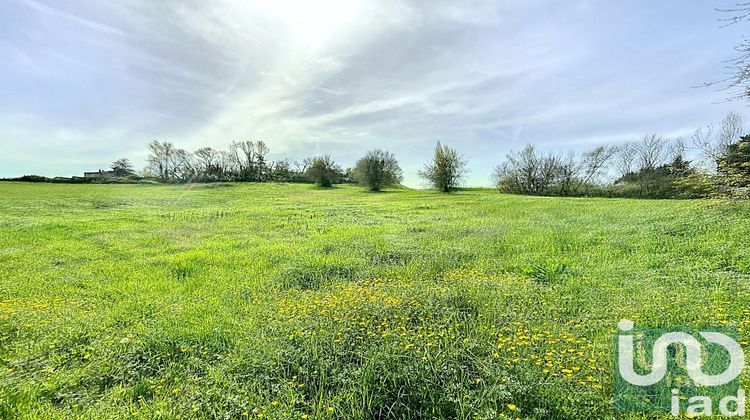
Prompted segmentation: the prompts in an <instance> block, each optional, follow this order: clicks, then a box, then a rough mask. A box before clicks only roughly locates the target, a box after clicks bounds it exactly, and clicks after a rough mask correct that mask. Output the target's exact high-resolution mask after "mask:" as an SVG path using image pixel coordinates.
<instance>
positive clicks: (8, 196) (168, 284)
mask: <svg viewBox="0 0 750 420" xmlns="http://www.w3.org/2000/svg"><path fill="white" fill-rule="evenodd" d="M749 286H750V203H747V202H730V201H719V200H634V199H598V198H548V197H521V196H512V195H504V194H499V193H497V192H495V191H492V190H481V189H477V190H462V191H458V192H455V193H451V194H442V193H437V192H431V191H419V190H409V189H396V190H392V191H387V192H382V193H369V192H365V191H363V190H362V189H361V188H357V187H354V186H336V187H334V188H331V189H321V188H316V187H313V186H310V185H301V184H249V183H242V184H240V183H226V184H194V185H65V184H59V185H52V184H27V183H0V417H4V418H133V417H145V418H243V417H248V418H258V417H265V418H321V419H330V418H342V417H353V418H372V417H375V418H410V417H411V418H417V417H421V418H425V417H426V418H498V417H510V418H584V417H589V418H611V417H615V412H614V411H613V408H612V398H613V397H612V394H613V392H612V386H613V385H612V384H613V382H612V373H613V347H614V346H613V344H614V341H613V333H614V331H615V327H616V325H617V322H618V321H619V320H620V319H622V318H627V319H631V320H634V321H635V322H636V324H642V325H649V326H655V327H656V326H674V325H686V326H702V325H727V326H734V327H736V328H737V329H738V331H739V334H740V338H741V339H742V340H743V342H742V344H743V345H745V346H746V345H747V344H748V343H747V341H748V340H750V287H749ZM742 381H743V385H744V386H745V388H747V386H748V385H750V381H748V377H747V375H745V376H743V378H742ZM633 417H636V416H635V415H634V416H633Z"/></svg>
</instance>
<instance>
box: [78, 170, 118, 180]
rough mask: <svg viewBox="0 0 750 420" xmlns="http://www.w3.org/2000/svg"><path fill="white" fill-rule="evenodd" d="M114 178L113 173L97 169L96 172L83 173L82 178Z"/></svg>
mask: <svg viewBox="0 0 750 420" xmlns="http://www.w3.org/2000/svg"><path fill="white" fill-rule="evenodd" d="M114 176H115V171H103V170H101V169H99V170H98V171H97V172H84V173H83V177H84V178H112V177H114Z"/></svg>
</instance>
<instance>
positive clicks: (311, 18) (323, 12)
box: [260, 0, 360, 48]
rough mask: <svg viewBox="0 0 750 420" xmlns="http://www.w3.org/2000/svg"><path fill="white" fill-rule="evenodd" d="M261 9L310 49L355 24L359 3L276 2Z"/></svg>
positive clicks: (341, 0)
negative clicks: (350, 24)
mask: <svg viewBox="0 0 750 420" xmlns="http://www.w3.org/2000/svg"><path fill="white" fill-rule="evenodd" d="M260 8H261V10H262V11H264V12H265V13H267V14H268V15H269V16H270V17H272V18H274V19H278V20H279V21H281V22H282V23H283V24H284V25H285V26H287V29H288V30H289V32H290V33H291V34H293V37H294V38H295V40H297V41H298V42H300V43H302V44H304V45H306V46H308V47H312V48H314V47H319V46H322V45H325V44H326V43H327V42H329V41H330V40H331V39H332V37H333V36H334V35H335V34H336V33H337V32H338V31H339V30H340V29H342V28H343V27H345V26H347V24H349V23H352V22H354V21H355V18H356V17H357V12H358V10H359V9H360V8H359V2H357V1H350V0H317V1H300V0H277V1H272V2H264V4H263V5H262V6H260Z"/></svg>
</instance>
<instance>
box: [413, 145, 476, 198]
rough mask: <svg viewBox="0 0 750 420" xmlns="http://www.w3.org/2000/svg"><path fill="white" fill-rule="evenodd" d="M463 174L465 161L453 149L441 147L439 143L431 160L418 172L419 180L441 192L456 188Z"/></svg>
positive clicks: (464, 172)
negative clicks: (423, 180)
mask: <svg viewBox="0 0 750 420" xmlns="http://www.w3.org/2000/svg"><path fill="white" fill-rule="evenodd" d="M465 174H466V160H464V159H463V158H461V156H460V155H459V154H458V152H457V151H456V150H455V149H451V148H450V147H448V146H441V145H440V142H438V144H437V145H436V146H435V155H434V156H433V158H432V160H431V161H430V162H427V163H426V164H425V166H424V169H422V170H421V171H419V176H420V177H421V178H423V179H425V180H427V181H428V182H429V183H430V184H431V185H432V186H433V187H434V188H436V189H438V190H440V191H443V192H449V191H450V190H452V189H453V188H456V187H457V186H458V185H459V183H460V182H461V179H463V177H464V175H465Z"/></svg>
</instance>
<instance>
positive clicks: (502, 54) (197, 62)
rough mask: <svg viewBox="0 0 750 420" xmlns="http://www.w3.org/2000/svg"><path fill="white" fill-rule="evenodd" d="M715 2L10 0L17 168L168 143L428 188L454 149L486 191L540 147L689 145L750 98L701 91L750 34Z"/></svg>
mask: <svg viewBox="0 0 750 420" xmlns="http://www.w3.org/2000/svg"><path fill="white" fill-rule="evenodd" d="M733 3H734V2H722V1H717V2H709V1H684V0H673V1H666V0H665V1H652V0H642V1H618V2H612V1H604V0H599V1H574V0H570V1H541V0H524V1H502V2H501V1H484V0H474V1H453V0H412V1H407V0H401V1H399V0H316V1H309V0H300V1H295V0H269V1H252V0H215V1H202V0H185V1H182V0H180V1H177V0H175V1H170V0H163V1H153V0H142V1H139V0H123V1H99V2H94V1H83V0H81V1H71V0H55V1H52V0H3V1H2V2H0V57H2V59H1V60H2V64H0V177H8V176H19V175H23V174H31V173H35V174H42V175H50V176H52V175H65V176H70V175H75V174H78V175H80V173H81V172H82V171H84V170H96V169H99V168H106V167H107V166H108V164H109V163H110V162H111V161H113V160H114V159H116V158H119V157H128V158H130V159H131V160H132V161H133V162H134V163H135V164H136V165H137V166H139V167H140V166H143V163H144V161H145V157H146V146H147V144H148V143H149V141H151V140H153V139H160V140H165V141H171V142H173V143H175V145H177V146H179V147H183V148H186V149H196V148H198V147H202V146H212V147H219V148H220V147H224V146H225V145H227V144H228V143H230V142H231V141H232V140H257V139H263V140H264V141H266V142H267V143H268V144H269V146H270V148H271V152H272V153H271V158H274V159H279V158H284V157H289V158H292V159H299V158H302V157H304V156H310V155H314V154H320V153H329V154H331V155H332V156H333V157H334V159H336V160H338V161H340V162H341V163H342V164H344V165H345V166H346V165H351V164H352V163H353V162H354V160H356V158H357V156H358V155H360V154H361V153H362V152H363V151H365V150H367V149H371V148H384V149H388V150H390V151H393V152H394V153H395V154H396V155H397V157H398V158H399V159H400V161H401V163H402V166H403V168H404V172H405V175H406V181H407V184H408V185H411V186H419V185H420V183H419V181H418V179H417V177H416V171H417V170H418V169H419V168H420V167H421V165H422V162H424V161H425V160H426V159H427V158H428V157H429V155H430V153H431V149H432V147H433V146H434V143H435V141H437V140H439V141H441V142H444V143H447V144H449V145H451V146H453V147H455V148H456V149H458V150H459V151H460V152H461V153H462V154H463V155H464V156H465V157H466V158H467V159H468V160H469V162H470V168H471V172H470V176H469V177H468V180H467V184H469V185H487V184H488V182H489V173H490V171H491V168H492V167H493V166H494V165H495V164H497V163H498V162H500V161H501V160H502V159H503V157H504V156H505V154H506V153H507V152H508V151H509V150H511V149H513V150H517V149H519V148H521V147H522V146H523V145H524V144H526V143H534V144H536V145H538V146H539V147H541V148H543V149H545V150H550V151H560V150H566V149H582V148H586V147H590V146H592V145H598V144H605V143H619V142H622V141H626V140H632V139H635V138H638V137H639V136H641V135H643V134H646V133H650V132H659V133H662V134H664V135H667V136H689V134H690V133H691V132H692V131H693V130H695V129H696V128H697V127H699V126H702V125H706V124H709V123H715V122H718V121H720V120H721V118H722V116H723V115H724V114H726V113H727V112H729V111H737V112H740V113H741V114H743V115H744V114H745V112H746V104H744V103H739V102H733V103H717V102H718V101H720V100H721V99H722V98H723V96H724V95H723V94H722V93H721V92H717V91H716V90H715V89H705V88H694V87H693V86H695V85H700V84H701V83H702V82H705V81H710V80H714V79H717V78H719V77H721V76H722V74H723V73H724V71H725V70H724V63H723V61H724V60H727V59H730V58H732V57H733V47H734V45H736V44H737V43H738V42H739V41H740V40H741V38H742V33H743V29H745V27H744V26H742V25H734V26H731V27H727V28H721V27H720V26H721V25H722V23H721V22H719V21H718V19H720V18H722V17H723V16H722V14H721V13H718V12H716V11H715V10H714V7H721V6H726V7H728V6H731V5H732V4H733Z"/></svg>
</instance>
